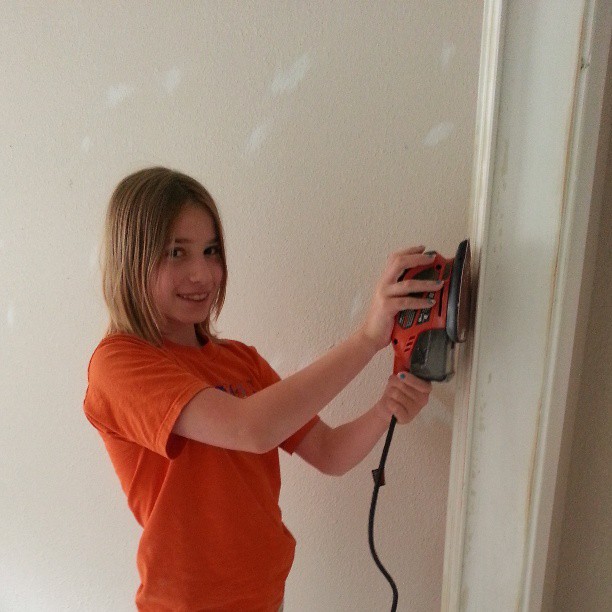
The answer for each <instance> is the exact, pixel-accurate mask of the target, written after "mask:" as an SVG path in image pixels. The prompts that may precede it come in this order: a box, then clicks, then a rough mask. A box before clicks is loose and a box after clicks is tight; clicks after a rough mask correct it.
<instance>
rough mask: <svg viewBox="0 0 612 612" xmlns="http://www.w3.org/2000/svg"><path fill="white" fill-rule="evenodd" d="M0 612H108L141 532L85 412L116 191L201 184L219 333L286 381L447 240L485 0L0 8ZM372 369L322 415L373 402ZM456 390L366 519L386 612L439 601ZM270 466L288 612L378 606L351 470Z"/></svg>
mask: <svg viewBox="0 0 612 612" xmlns="http://www.w3.org/2000/svg"><path fill="white" fill-rule="evenodd" d="M3 9H4V10H3V19H2V20H0V69H1V70H0V73H1V74H2V75H3V84H2V94H1V95H0V117H2V147H1V149H0V151H1V155H2V158H1V163H0V185H2V191H1V192H0V255H1V256H0V278H1V279H2V288H1V289H0V364H1V367H0V393H1V396H0V397H1V400H2V417H1V426H0V448H1V449H2V455H1V456H2V459H1V464H0V468H1V469H0V516H1V517H2V527H1V528H0V609H1V610H3V611H4V610H7V611H13V610H19V611H20V612H21V611H29V610H32V611H34V610H35V611H36V612H41V611H45V610H53V611H55V610H62V611H63V610H88V611H95V610H113V611H120V610H130V609H132V608H133V603H132V602H133V595H134V591H135V589H136V587H137V575H136V570H135V550H136V545H137V540H138V536H139V530H138V528H137V525H136V523H135V521H134V520H133V518H132V517H131V515H130V514H129V511H128V509H127V506H126V504H125V501H124V499H123V495H122V493H121V491H120V489H119V486H118V482H117V480H116V477H115V475H114V473H113V471H112V468H111V466H110V463H109V461H108V460H107V457H106V456H105V452H104V450H103V447H102V444H101V442H100V440H99V439H98V437H97V434H96V433H95V432H94V430H93V429H92V428H91V427H90V426H89V424H88V423H87V422H86V421H85V419H84V417H83V415H82V411H81V403H82V397H83V393H84V390H85V370H86V365H87V360H88V357H89V355H90V353H91V351H92V349H93V347H94V346H95V344H96V343H97V341H98V340H99V338H100V336H101V334H102V333H103V331H104V327H105V322H106V319H105V312H104V308H103V304H102V300H101V293H100V290H99V272H98V263H97V252H98V245H99V238H100V234H101V220H102V218H103V214H104V209H105V206H106V202H107V200H108V197H109V195H110V193H111V191H112V189H113V187H114V185H115V184H116V183H117V182H118V181H119V180H120V179H121V178H122V177H123V176H124V175H126V174H127V173H129V172H131V171H133V170H135V169H138V168H140V167H143V166H147V165H151V164H164V165H168V166H171V167H175V168H178V169H180V170H183V171H185V172H188V173H191V174H193V175H194V176H195V177H196V178H198V179H200V180H201V181H202V182H203V183H204V184H205V185H206V186H207V187H208V188H209V189H210V190H211V192H212V193H213V195H214V196H215V198H216V199H217V201H218V203H219V207H220V209H221V213H222V217H223V220H224V222H225V225H226V233H227V242H228V249H229V268H230V283H229V288H228V298H227V302H226V307H225V310H224V312H223V314H222V318H221V320H220V325H219V327H220V331H221V333H222V334H223V335H225V336H228V337H237V338H240V339H242V340H244V341H246V342H249V343H253V344H255V345H256V346H257V347H258V348H259V350H260V352H261V353H262V354H263V355H264V356H266V357H267V358H268V359H269V360H270V361H271V363H272V364H273V365H274V366H275V367H276V368H277V369H278V371H279V372H280V373H281V374H282V375H286V374H288V373H290V372H291V371H294V370H295V369H296V368H299V367H301V366H303V365H305V364H306V363H308V362H309V361H310V360H311V359H313V358H314V357H315V356H316V355H317V354H319V353H320V352H322V351H323V350H325V349H326V348H327V347H328V346H330V345H331V344H333V343H334V342H335V341H337V340H338V339H340V338H341V337H343V336H344V335H345V334H347V333H348V332H349V331H350V329H351V328H352V327H353V326H354V325H355V324H356V323H357V322H358V321H359V318H360V316H362V315H363V313H364V311H365V308H366V304H367V301H368V296H369V292H370V291H371V289H372V286H373V283H374V281H375V279H376V278H377V275H378V273H379V271H380V269H381V268H382V266H383V264H384V259H385V256H386V254H387V252H389V251H390V250H392V249H395V248H398V247H400V246H404V245H410V244H415V243H421V242H422V243H425V244H427V245H428V246H429V247H433V248H437V249H438V250H440V251H441V252H443V253H444V254H446V255H452V254H453V253H454V250H455V248H456V245H457V244H458V242H459V241H460V240H461V239H463V238H464V237H465V232H466V228H467V219H466V210H467V204H468V197H469V191H470V186H469V181H470V176H471V159H472V148H473V133H474V113H475V103H476V99H475V98H476V86H477V66H478V50H479V42H480V27H481V12H482V2H472V1H471V0H454V1H453V2H450V3H449V2H448V1H447V0H432V1H431V2H427V3H423V2H420V1H419V0H404V1H385V2H375V3H370V2H353V1H350V0H335V1H334V2H327V1H323V0H318V1H311V2H292V1H289V0H287V1H285V2H281V1H272V0H270V1H265V2H264V1H258V2H249V3H246V2H238V1H227V2H224V1H221V0H219V1H215V2H212V1H209V2H195V1H194V2H178V3H165V2H163V3H162V2H157V3H150V2H130V3H123V4H122V5H120V4H112V5H111V4H100V3H97V2H94V1H93V0H91V1H84V2H66V1H63V2H55V3H47V2H43V1H42V0H36V1H30V2H5V3H3ZM390 370H391V354H390V353H389V352H386V353H385V354H381V356H380V358H378V359H376V360H375V361H374V362H373V363H372V364H371V366H369V367H368V368H367V369H366V371H365V372H364V374H363V375H362V376H361V377H360V379H359V380H358V381H356V382H355V383H354V384H353V385H352V386H351V387H350V388H349V389H347V390H346V392H345V393H343V394H342V395H341V397H339V398H338V400H337V401H335V402H334V403H333V405H332V406H331V407H330V408H328V409H327V410H326V411H325V413H324V418H326V419H327V420H328V421H329V422H331V423H339V422H341V421H343V420H345V419H348V418H350V417H352V416H354V415H356V414H358V412H359V411H360V410H361V409H363V408H366V407H368V406H369V404H370V403H371V402H373V401H375V399H376V398H377V397H378V394H379V393H380V391H381V390H382V388H383V386H384V381H385V380H386V378H387V376H388V374H389V372H390ZM452 392H453V388H452V386H446V387H444V386H439V387H437V388H436V391H435V392H434V396H435V397H434V398H433V399H432V401H431V403H430V406H429V407H428V408H427V409H426V410H425V411H424V412H423V414H422V415H421V416H420V417H419V418H418V419H417V420H416V421H415V422H414V423H413V424H412V425H411V426H409V427H407V428H403V429H401V430H398V432H397V433H396V436H395V439H394V444H393V447H392V449H391V454H390V458H389V465H388V470H387V481H388V484H387V486H386V487H385V488H384V489H383V490H382V491H381V498H380V502H379V512H378V516H377V534H376V537H377V545H378V550H379V553H380V555H381V557H382V559H383V561H384V562H385V564H386V565H387V567H388V569H389V570H390V571H391V573H392V574H393V576H394V577H395V578H396V581H397V583H398V585H399V588H400V609H401V610H411V611H416V612H421V611H422V612H426V611H434V610H438V609H439V607H440V588H441V576H442V556H443V546H444V542H443V539H444V521H445V508H446V494H447V486H448V462H449V453H450V442H451V431H450V426H451V425H450V424H451V410H452V399H453V394H452ZM379 453H380V445H379V446H378V447H377V448H376V449H375V451H373V453H372V455H371V457H370V458H368V459H367V460H366V461H365V462H364V463H363V464H362V465H361V466H359V467H358V468H356V469H355V470H354V471H353V472H352V473H351V474H349V475H347V476H346V477H344V478H343V479H341V480H338V479H326V478H325V477H323V476H320V475H318V474H316V473H314V471H313V470H311V469H310V468H308V467H307V466H305V465H303V464H301V463H300V461H299V460H298V459H289V458H287V459H286V460H285V459H283V473H284V489H283V493H282V500H281V501H282V505H283V509H284V516H285V520H286V523H287V524H288V526H289V527H290V529H291V530H292V531H293V532H294V534H295V535H296V537H297V539H298V550H297V557H296V563H295V565H294V569H293V572H292V575H291V576H290V579H289V583H288V585H287V607H286V608H287V609H288V610H289V611H292V610H313V611H317V610H321V611H323V610H326V611H327V610H334V611H342V610H346V611H349V610H350V611H355V610H363V611H369V610H374V609H386V607H387V606H388V605H389V602H390V591H389V588H388V585H387V583H386V582H385V581H384V579H383V578H382V576H381V575H380V574H379V573H378V571H377V570H376V568H375V566H374V564H373V562H372V561H371V559H370V557H369V552H368V548H367V537H366V525H367V515H368V506H369V501H370V495H371V488H372V478H371V476H370V470H371V469H372V468H373V467H375V465H376V464H377V462H378V457H379Z"/></svg>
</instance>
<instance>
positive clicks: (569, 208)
mask: <svg viewBox="0 0 612 612" xmlns="http://www.w3.org/2000/svg"><path fill="white" fill-rule="evenodd" d="M610 22H611V16H610V4H609V2H608V1H607V0H586V1H585V0H567V1H563V2H562V1H561V0H557V1H555V0H542V1H538V2H533V0H505V1H504V0H485V7H484V19H483V36H482V41H483V42H482V54H481V65H480V83H479V101H478V109H477V126H476V128H477V129H476V135H477V137H476V143H475V146H476V150H475V165H474V173H473V190H472V201H471V209H472V219H471V228H470V239H471V242H472V248H473V254H474V261H473V265H474V270H473V277H474V279H475V280H474V283H475V287H477V289H475V293H476V296H475V297H476V300H475V303H476V306H475V312H474V315H473V330H474V333H473V338H472V339H471V341H470V343H469V344H468V346H466V347H464V348H462V351H461V352H460V357H459V358H460V361H461V367H460V369H459V371H460V377H459V379H458V381H457V401H456V408H455V421H454V429H453V445H452V455H451V473H450V485H449V500H448V511H447V527H446V549H445V559H444V581H443V594H442V609H443V610H452V611H455V610H474V611H481V610H496V611H498V610H500V611H501V610H539V609H540V608H541V602H542V591H543V582H544V572H545V565H546V555H547V551H548V544H549V535H550V523H551V517H552V512H553V503H554V492H555V485H556V480H557V465H558V462H559V450H560V445H561V436H562V429H563V422H564V419H565V413H566V410H567V409H568V406H567V392H568V382H569V377H570V366H571V359H572V354H573V351H574V339H575V338H574V335H575V334H574V332H575V328H576V321H577V317H578V316H579V313H578V299H579V295H580V290H581V282H582V274H583V267H584V259H585V245H586V231H587V226H588V220H589V214H590V206H591V192H592V185H593V172H594V167H595V157H596V150H597V135H598V132H599V129H598V128H599V123H600V117H601V102H602V96H603V89H604V83H605V75H606V66H607V56H608V49H609V45H610Z"/></svg>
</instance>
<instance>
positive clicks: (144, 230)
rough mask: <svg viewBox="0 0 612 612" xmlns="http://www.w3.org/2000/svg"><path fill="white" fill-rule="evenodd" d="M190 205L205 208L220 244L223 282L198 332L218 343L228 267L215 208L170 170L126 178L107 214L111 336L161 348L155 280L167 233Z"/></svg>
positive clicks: (105, 263) (105, 266)
mask: <svg viewBox="0 0 612 612" xmlns="http://www.w3.org/2000/svg"><path fill="white" fill-rule="evenodd" d="M187 203H189V204H193V205H195V206H198V207H200V208H202V210H204V211H205V212H207V213H208V214H209V215H210V216H211V218H212V220H213V224H214V227H215V231H216V234H217V238H218V240H219V248H220V254H221V261H222V264H223V278H222V281H221V285H220V287H219V292H218V294H217V296H216V298H215V301H214V302H213V305H212V308H211V311H210V314H209V316H208V317H207V319H206V320H205V321H202V322H201V323H199V324H198V325H197V326H196V331H197V332H199V334H200V336H202V337H207V338H210V339H212V340H214V339H215V334H214V331H213V329H212V323H211V318H212V319H213V320H215V319H216V318H217V317H218V316H219V313H220V312H221V308H222V306H223V302H224V301H225V291H226V286H227V264H226V258H225V241H224V239H223V228H222V226H221V219H220V217H219V212H218V210H217V206H216V204H215V201H214V200H213V198H212V196H211V195H210V194H209V193H208V191H207V190H206V189H205V188H204V187H203V186H202V185H201V184H200V183H199V182H198V181H196V180H195V179H193V178H191V177H189V176H187V175H186V174H182V173H181V172H177V171H175V170H169V169H168V168H162V167H155V168H146V169H144V170H140V171H138V172H135V173H133V174H130V175H129V176H127V177H126V178H124V179H123V180H122V181H121V182H120V183H119V184H118V185H117V187H116V188H115V191H114V192H113V195H112V196H111V199H110V202H109V205H108V210H107V214H106V226H105V234H104V250H103V258H102V290H103V293H104V300H105V301H106V305H107V307H108V311H109V315H110V323H109V327H108V333H109V334H110V333H116V332H124V333H129V334H134V335H136V336H139V337H140V338H142V339H143V340H147V341H149V342H151V343H152V344H155V345H157V346H159V345H160V344H161V343H162V335H161V331H160V322H161V315H160V313H159V312H158V310H157V309H156V307H155V305H154V304H153V301H152V299H151V292H150V283H151V276H152V273H153V271H154V269H155V266H156V265H157V264H158V262H159V260H160V258H161V257H162V254H163V252H164V246H165V244H166V241H167V239H168V237H169V232H170V231H171V229H172V226H173V224H174V222H175V220H176V218H177V217H178V215H179V213H180V211H181V210H182V208H183V206H185V205H186V204H187Z"/></svg>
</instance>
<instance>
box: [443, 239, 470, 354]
mask: <svg viewBox="0 0 612 612" xmlns="http://www.w3.org/2000/svg"><path fill="white" fill-rule="evenodd" d="M470 268H471V254H470V241H469V240H464V241H463V242H462V243H461V244H460V245H459V247H458V248H457V254H456V255H455V259H454V260H453V271H452V272H451V278H450V283H449V289H448V307H447V311H446V333H447V334H448V337H449V338H450V339H451V340H452V341H453V342H465V341H466V340H467V335H468V331H469V329H468V328H469V324H470V292H471V286H470V285H471V278H470Z"/></svg>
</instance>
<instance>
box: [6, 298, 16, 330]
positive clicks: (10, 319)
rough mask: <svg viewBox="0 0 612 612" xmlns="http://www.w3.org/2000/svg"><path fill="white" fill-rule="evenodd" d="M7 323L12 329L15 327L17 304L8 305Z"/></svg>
mask: <svg viewBox="0 0 612 612" xmlns="http://www.w3.org/2000/svg"><path fill="white" fill-rule="evenodd" d="M6 324H7V325H8V326H9V328H10V329H13V327H15V306H13V305H12V304H11V305H10V306H9V307H8V310H7V311H6Z"/></svg>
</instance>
